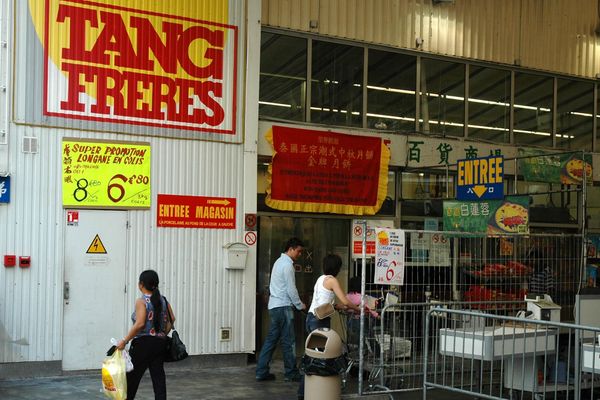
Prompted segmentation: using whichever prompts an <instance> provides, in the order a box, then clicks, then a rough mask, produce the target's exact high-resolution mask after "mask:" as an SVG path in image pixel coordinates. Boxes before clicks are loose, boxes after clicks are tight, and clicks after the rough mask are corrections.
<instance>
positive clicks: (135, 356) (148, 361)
mask: <svg viewBox="0 0 600 400" xmlns="http://www.w3.org/2000/svg"><path fill="white" fill-rule="evenodd" d="M138 288H139V289H140V291H141V292H142V297H140V298H139V299H137V300H136V301H135V312H134V313H133V314H132V315H131V320H132V321H133V326H132V327H131V329H130V330H129V332H128V333H127V335H125V337H124V338H123V339H122V340H121V341H119V343H118V344H117V348H119V349H121V350H122V349H124V348H125V345H126V344H127V343H128V342H129V341H130V340H132V342H131V346H130V347H129V355H130V356H131V361H132V362H133V371H131V372H128V373H127V400H133V399H134V398H135V394H136V393H137V389H138V386H139V384H140V380H141V379H142V376H143V375H144V373H145V372H146V369H150V377H151V378H152V387H153V388H154V398H155V400H165V399H166V398H167V385H166V379H165V370H164V367H163V363H164V357H165V350H166V346H167V340H166V337H167V334H168V333H169V330H170V327H171V326H172V324H173V322H175V315H174V314H173V310H172V309H171V305H170V304H168V303H167V302H166V300H165V298H164V297H163V296H161V294H160V291H159V290H158V274H157V273H156V272H155V271H152V270H146V271H144V272H142V273H141V274H140V279H139V282H138ZM167 304H168V309H167ZM168 315H170V318H168V317H167V316H168Z"/></svg>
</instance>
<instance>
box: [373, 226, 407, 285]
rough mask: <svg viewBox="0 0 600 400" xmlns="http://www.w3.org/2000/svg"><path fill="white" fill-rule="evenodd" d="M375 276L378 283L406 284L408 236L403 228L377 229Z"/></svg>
mask: <svg viewBox="0 0 600 400" xmlns="http://www.w3.org/2000/svg"><path fill="white" fill-rule="evenodd" d="M375 233H376V238H377V239H376V241H375V278H374V283H375V284H378V285H404V254H405V250H406V238H405V234H404V231H403V230H402V229H386V228H377V229H375Z"/></svg>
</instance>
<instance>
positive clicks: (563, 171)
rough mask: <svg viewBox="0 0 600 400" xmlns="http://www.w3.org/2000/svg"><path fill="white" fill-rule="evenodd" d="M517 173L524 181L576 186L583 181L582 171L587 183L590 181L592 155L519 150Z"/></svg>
mask: <svg viewBox="0 0 600 400" xmlns="http://www.w3.org/2000/svg"><path fill="white" fill-rule="evenodd" d="M519 157H526V158H520V159H519V173H520V174H522V175H523V177H524V178H525V180H526V181H533V182H548V183H563V184H566V185H578V184H580V183H581V182H582V181H583V170H584V168H585V174H586V176H587V179H588V182H591V181H592V155H591V154H586V155H585V162H584V160H583V157H582V153H560V154H547V153H544V152H542V151H541V150H536V149H519Z"/></svg>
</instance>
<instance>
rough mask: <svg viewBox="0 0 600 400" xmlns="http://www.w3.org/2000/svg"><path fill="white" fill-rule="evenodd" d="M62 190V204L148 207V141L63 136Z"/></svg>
mask: <svg viewBox="0 0 600 400" xmlns="http://www.w3.org/2000/svg"><path fill="white" fill-rule="evenodd" d="M62 191H63V206H64V207H76V208H84V207H87V208H149V207H150V144H149V143H135V142H104V141H93V140H86V139H67V138H65V139H64V140H63V143H62Z"/></svg>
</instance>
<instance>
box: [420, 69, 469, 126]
mask: <svg viewBox="0 0 600 400" xmlns="http://www.w3.org/2000/svg"><path fill="white" fill-rule="evenodd" d="M420 101H421V115H420V116H419V120H420V131H422V132H426V133H429V132H431V133H436V134H442V135H445V136H463V133H464V119H465V111H464V110H465V65H464V64H459V63H452V62H448V61H440V60H433V59H428V58H423V59H422V60H421V100H420Z"/></svg>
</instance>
